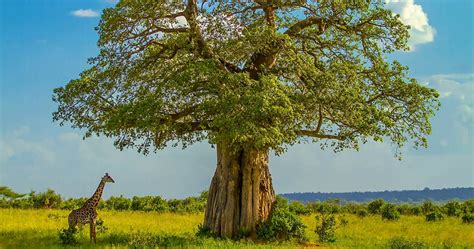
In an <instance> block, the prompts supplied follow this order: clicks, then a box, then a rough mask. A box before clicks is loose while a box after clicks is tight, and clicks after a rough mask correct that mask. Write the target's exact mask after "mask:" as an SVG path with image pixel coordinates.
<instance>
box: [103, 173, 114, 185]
mask: <svg viewBox="0 0 474 249" xmlns="http://www.w3.org/2000/svg"><path fill="white" fill-rule="evenodd" d="M102 181H104V182H111V183H114V182H115V181H114V179H112V177H111V176H109V173H105V176H104V177H102Z"/></svg>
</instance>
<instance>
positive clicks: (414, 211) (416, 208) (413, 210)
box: [410, 206, 423, 215]
mask: <svg viewBox="0 0 474 249" xmlns="http://www.w3.org/2000/svg"><path fill="white" fill-rule="evenodd" d="M410 213H411V214H412V215H420V214H421V213H423V210H422V209H421V207H420V206H413V207H411V209H410Z"/></svg>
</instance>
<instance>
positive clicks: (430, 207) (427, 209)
mask: <svg viewBox="0 0 474 249" xmlns="http://www.w3.org/2000/svg"><path fill="white" fill-rule="evenodd" d="M421 210H422V212H423V214H424V215H427V214H428V213H431V212H434V211H436V206H435V205H434V204H433V202H431V201H425V202H423V205H421Z"/></svg>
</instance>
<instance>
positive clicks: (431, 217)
mask: <svg viewBox="0 0 474 249" xmlns="http://www.w3.org/2000/svg"><path fill="white" fill-rule="evenodd" d="M442 219H444V215H443V214H442V213H441V212H440V211H433V212H431V213H428V214H426V221H440V220H442Z"/></svg>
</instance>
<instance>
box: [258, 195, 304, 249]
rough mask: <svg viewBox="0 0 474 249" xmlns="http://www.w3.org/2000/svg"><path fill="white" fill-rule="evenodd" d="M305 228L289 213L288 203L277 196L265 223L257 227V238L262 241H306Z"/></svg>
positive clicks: (298, 218) (294, 215)
mask: <svg viewBox="0 0 474 249" xmlns="http://www.w3.org/2000/svg"><path fill="white" fill-rule="evenodd" d="M305 228H306V226H305V225H304V224H303V222H302V221H301V218H300V217H299V216H298V215H296V214H295V213H293V212H291V211H290V209H289V207H288V202H287V201H286V200H285V199H283V198H281V197H279V196H277V199H276V202H275V204H274V207H273V209H272V212H271V214H270V216H269V217H268V219H267V221H266V222H264V223H261V224H259V225H258V226H257V237H258V238H259V239H263V240H271V241H272V240H278V241H282V240H292V239H296V240H299V241H304V240H306V237H305V231H304V230H305Z"/></svg>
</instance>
